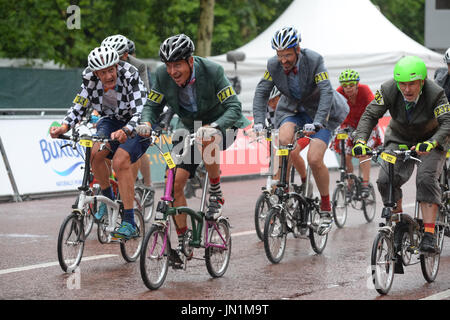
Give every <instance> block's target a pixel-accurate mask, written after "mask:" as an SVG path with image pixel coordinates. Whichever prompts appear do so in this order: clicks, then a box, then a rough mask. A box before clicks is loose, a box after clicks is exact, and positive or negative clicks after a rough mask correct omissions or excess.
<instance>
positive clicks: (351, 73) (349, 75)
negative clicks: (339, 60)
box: [339, 69, 359, 82]
mask: <svg viewBox="0 0 450 320" xmlns="http://www.w3.org/2000/svg"><path fill="white" fill-rule="evenodd" d="M349 81H359V73H358V72H356V71H355V70H353V69H347V70H344V71H342V72H341V75H340V76H339V82H349Z"/></svg>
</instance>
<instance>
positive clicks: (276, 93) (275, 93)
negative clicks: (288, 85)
mask: <svg viewBox="0 0 450 320" xmlns="http://www.w3.org/2000/svg"><path fill="white" fill-rule="evenodd" d="M280 95H281V92H280V90H278V88H277V87H275V86H274V87H273V89H272V91H271V92H270V96H269V100H272V99H273V98H276V97H277V96H280Z"/></svg>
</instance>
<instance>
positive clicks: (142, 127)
mask: <svg viewBox="0 0 450 320" xmlns="http://www.w3.org/2000/svg"><path fill="white" fill-rule="evenodd" d="M136 132H137V134H138V135H140V136H142V137H149V136H150V135H151V134H152V127H151V126H150V123H149V122H145V123H141V124H139V125H137V126H136Z"/></svg>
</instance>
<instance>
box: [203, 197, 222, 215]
mask: <svg viewBox="0 0 450 320" xmlns="http://www.w3.org/2000/svg"><path fill="white" fill-rule="evenodd" d="M224 203H225V200H224V199H223V198H222V197H219V196H216V195H210V196H209V206H208V210H207V211H206V216H205V218H206V220H216V219H217V218H219V217H220V216H221V214H222V206H223V204H224Z"/></svg>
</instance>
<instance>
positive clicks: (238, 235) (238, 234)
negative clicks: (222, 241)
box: [231, 230, 256, 237]
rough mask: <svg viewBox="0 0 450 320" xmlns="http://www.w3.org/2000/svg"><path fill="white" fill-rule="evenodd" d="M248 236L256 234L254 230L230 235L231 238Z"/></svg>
mask: <svg viewBox="0 0 450 320" xmlns="http://www.w3.org/2000/svg"><path fill="white" fill-rule="evenodd" d="M249 234H256V230H248V231H242V232H238V233H232V234H231V236H232V237H240V236H248V235H249Z"/></svg>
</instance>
